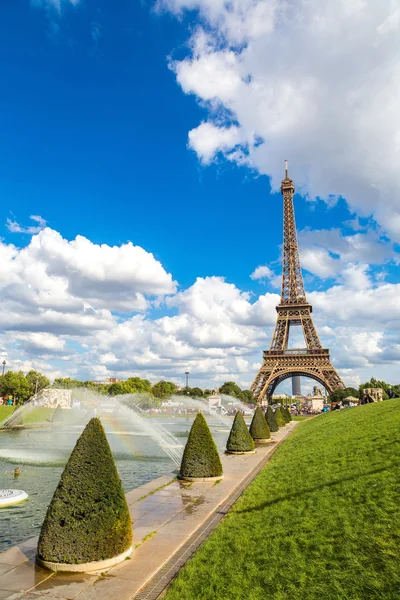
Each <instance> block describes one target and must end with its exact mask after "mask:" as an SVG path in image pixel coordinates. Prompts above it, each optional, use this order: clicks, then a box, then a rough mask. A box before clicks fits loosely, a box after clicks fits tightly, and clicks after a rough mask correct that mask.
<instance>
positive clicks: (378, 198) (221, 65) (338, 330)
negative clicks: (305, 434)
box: [0, 0, 400, 386]
mask: <svg viewBox="0 0 400 600" xmlns="http://www.w3.org/2000/svg"><path fill="white" fill-rule="evenodd" d="M311 4H312V3H311ZM366 4H367V5H368V4H369V3H368V2H367V3H366ZM284 6H285V5H284V4H283V3H282V2H280V1H279V0H277V1H276V2H275V1H274V2H272V0H271V1H269V0H256V2H250V0H241V1H238V2H234V3H233V4H232V7H231V10H227V9H226V5H225V4H224V3H223V2H220V0H215V2H211V0H162V1H160V2H158V3H155V2H151V1H148V2H146V1H142V2H135V1H133V0H124V1H123V0H116V1H115V2H109V1H107V0H85V1H84V0H80V1H79V0H74V2H72V1H71V0H59V1H58V0H42V1H40V0H35V1H32V2H31V3H29V1H28V0H13V1H12V2H11V1H8V2H3V3H2V5H1V7H0V29H1V32H0V33H1V35H0V51H1V57H2V58H1V84H0V85H1V88H2V93H1V95H0V115H1V121H0V136H1V144H0V194H1V198H2V202H1V204H0V222H1V223H2V232H1V237H2V251H3V256H5V257H6V258H3V265H5V264H7V267H6V268H5V269H4V272H3V279H2V282H1V288H0V293H1V294H2V295H3V320H4V321H3V327H4V330H5V332H6V333H5V334H4V335H3V338H2V355H4V357H6V359H7V360H8V362H9V364H10V368H12V366H11V365H13V366H14V368H22V369H24V370H27V369H28V368H30V367H31V366H36V367H37V368H40V369H42V370H44V371H46V372H47V373H49V375H50V376H60V375H62V374H69V375H71V376H77V377H78V376H79V377H90V378H93V379H97V380H99V379H102V378H104V377H106V376H109V375H117V376H121V377H125V376H128V375H129V374H131V373H135V374H141V375H145V376H148V377H150V378H151V379H158V378H160V377H161V376H162V377H170V378H173V379H174V380H177V381H179V380H180V377H181V375H180V373H181V372H184V371H185V370H186V368H189V369H190V370H191V372H193V378H194V379H193V380H194V381H196V382H197V383H198V384H200V385H204V386H205V385H211V384H212V383H215V384H218V383H219V381H220V380H225V378H233V379H235V380H237V381H238V382H240V383H241V384H242V385H248V384H249V383H250V382H251V379H252V377H253V376H254V374H255V371H256V370H257V368H258V363H259V361H260V357H261V350H262V349H263V348H264V347H268V345H269V338H270V335H271V327H272V326H273V321H274V318H275V314H274V312H273V307H274V305H275V304H276V302H277V300H279V298H278V297H277V296H276V294H278V293H279V281H278V278H279V274H280V263H279V255H280V244H281V241H282V203H281V196H280V194H279V181H280V179H281V178H282V175H283V160H284V158H288V159H289V168H290V173H291V174H292V176H293V178H294V179H295V183H296V187H297V190H298V191H299V193H298V194H297V195H296V218H297V227H298V230H299V232H300V233H299V238H300V244H301V248H302V262H303V267H304V277H305V281H306V288H307V291H308V292H309V293H310V294H311V296H310V299H312V301H313V302H314V298H315V302H314V304H316V306H315V309H314V313H315V314H316V321H317V325H318V327H319V328H321V327H324V326H326V327H327V328H329V329H326V330H325V333H324V330H322V332H321V337H322V338H324V335H326V339H324V342H326V345H328V346H332V353H333V354H332V355H333V358H334V360H336V362H337V365H338V368H339V369H341V373H342V375H343V377H344V378H345V379H346V377H347V378H348V382H349V383H352V382H353V383H354V384H355V383H357V381H358V380H359V379H360V378H361V380H363V379H365V378H366V377H367V376H368V374H369V373H370V372H371V374H372V375H381V376H382V377H383V376H385V377H386V378H388V379H393V378H395V372H396V368H395V366H396V364H397V361H398V359H399V357H400V342H399V339H398V325H399V319H400V306H399V305H398V302H397V294H398V289H397V282H398V267H397V264H398V256H399V255H398V245H397V242H398V241H399V239H400V235H399V231H400V225H399V219H400V217H399V201H398V189H397V188H398V183H397V182H396V183H394V184H393V185H389V186H388V181H390V180H391V179H390V178H391V175H393V180H394V179H395V178H396V165H397V163H396V158H397V154H398V150H397V149H396V148H397V145H396V139H397V138H396V135H398V131H399V130H400V126H399V127H397V126H398V119H397V117H396V108H395V107H393V106H392V105H391V103H390V101H389V100H388V98H390V95H391V93H392V92H396V90H397V86H398V81H397V78H396V77H397V76H396V75H395V74H393V73H394V67H396V60H397V58H396V57H397V56H398V52H397V51H398V50H399V47H398V41H397V39H398V36H396V35H395V33H396V31H397V30H396V27H397V21H396V16H395V15H396V13H395V12H393V7H392V5H391V4H390V2H383V4H382V6H381V7H380V8H379V10H378V9H377V8H376V7H374V8H373V10H372V9H371V10H370V11H369V12H366V8H371V7H364V8H362V7H361V4H360V3H357V2H355V1H354V2H350V4H349V6H351V7H352V10H350V9H349V6H347V8H345V7H344V5H343V3H341V2H340V1H339V0H331V1H330V2H328V3H327V5H326V7H319V5H318V4H317V5H316V7H314V11H313V10H312V9H311V7H310V6H309V5H307V3H305V2H304V3H303V2H300V3H299V4H298V6H297V8H296V11H297V13H296V17H302V20H301V19H298V20H294V19H293V18H292V17H290V16H289V15H286V14H285V11H284ZM278 9H279V10H278ZM318 11H319V13H320V14H319V16H320V20H319V23H320V24H321V23H322V25H320V26H321V28H322V29H321V31H320V32H319V31H318V28H317V31H315V27H313V23H314V21H313V19H314V16H315V14H316V12H317V13H318ZM331 11H333V14H334V17H333V18H334V20H335V24H336V26H337V27H336V30H335V28H333V29H334V30H335V31H334V32H333V33H332V32H330V33H329V35H330V36H335V35H336V36H337V37H336V38H335V39H329V37H328V38H327V36H326V35H323V34H324V31H323V23H324V19H329V18H332V13H331ZM310 30H312V32H313V33H312V35H310ZM356 31H357V32H358V37H357V36H356V38H357V39H356V40H355V41H354V40H353V42H352V41H351V40H352V32H353V33H354V32H356ZM319 35H321V38H319V37H318V36H319ZM314 38H315V39H314ZM321 39H323V40H324V41H323V42H322V45H321ZM339 40H342V41H341V43H340V44H339ZM378 42H379V43H378ZM366 43H367V47H368V48H369V50H368V52H367V53H365V52H364V50H363V49H365V45H366ZM316 47H318V48H319V52H320V55H321V56H320V57H319V56H318V55H317V54H316V52H315V48H316ZM299 48H300V49H301V50H302V51H301V52H299ZM332 48H333V50H332ZM360 56H364V64H362V66H361V67H360V60H359V57H360ZM265 57H267V60H264V58H265ZM319 58H321V61H319ZM285 61H286V62H285ZM322 66H323V67H324V68H322ZM377 66H381V67H382V68H381V71H382V73H383V74H382V75H380V77H377V76H376V74H375V69H376V68H377ZM283 73H284V74H285V76H284V75H283ZM346 81H351V82H352V84H351V86H350V87H351V89H349V85H347V86H346ZM367 83H369V84H370V86H369V88H368V90H369V94H365V86H366V84H367ZM346 94H347V95H346ZM381 94H383V95H384V98H385V99H386V100H385V102H386V105H385V104H383V105H382V103H380V100H381ZM355 98H356V101H355V100H354V99H355ZM378 105H379V106H380V107H381V108H380V110H379V111H378V110H377V106H378ZM382 106H383V107H384V109H383V110H382ZM393 111H394V113H393V115H394V116H393V115H392V112H393ZM375 122H376V124H375ZM389 122H390V123H391V125H390V124H389ZM372 140H374V141H373V142H372ZM391 141H392V142H393V144H390V142H391ZM388 145H389V146H390V145H391V147H392V148H393V150H392V151H391V152H390V154H387V153H388V150H387V146H388ZM31 215H36V216H40V217H41V219H42V221H38V220H36V221H35V220H33V221H32V220H31V219H30V216H31ZM43 220H44V221H46V223H47V229H43V231H42V232H40V231H39V230H40V229H42V228H43V227H42V225H41V223H42V224H43V225H44V223H43ZM7 224H8V225H7ZM29 227H37V230H32V229H28V232H27V233H21V230H24V229H26V228H29ZM57 236H58V237H57ZM77 236H80V237H79V239H80V240H82V239H83V238H85V239H86V240H87V244H89V245H90V249H89V250H88V249H87V248H86V246H85V243H78V244H77V245H75V246H74V250H73V252H72V251H71V246H70V244H71V243H72V244H74V242H73V240H75V239H76V237H77ZM35 240H36V241H35ZM60 240H61V241H60ZM128 242H132V244H133V245H134V246H135V247H139V248H141V249H143V250H142V252H140V251H136V250H131V249H130V248H131V247H130V246H127V243H128ZM53 244H55V247H56V248H57V251H55V250H54V248H53ZM104 245H106V246H109V247H115V251H114V252H113V253H111V254H113V257H112V258H110V257H109V253H108V251H107V249H106V246H104ZM24 248H25V251H23V249H24ZM124 249H125V250H126V261H127V265H129V261H132V272H129V268H128V266H127V267H126V269H125V270H124V269H122V268H121V269H120V265H121V264H122V263H124V259H123V255H124V256H125V250H124ZM92 251H93V252H92ZM87 252H89V254H87ZM131 252H132V253H131ZM150 253H151V254H152V255H153V256H152V257H151V256H150ZM55 255H56V259H55V258H54V256H55ZM89 255H90V256H91V258H90V259H89V258H88V256H89ZM110 256H111V255H110ZM260 265H261V266H263V265H264V266H268V269H269V271H268V276H267V277H264V278H263V279H261V280H260V279H254V278H253V279H252V278H251V277H250V275H251V274H252V273H253V272H254V270H255V269H256V267H258V266H260ZM120 270H121V272H119V271H120ZM142 271H143V272H142ZM40 273H45V275H46V277H44V276H43V277H41V276H40ZM146 273H147V278H148V280H147V279H146ZM157 277H160V285H158V287H157V286H154V278H157ZM215 277H218V278H219V279H217V280H216V279H212V278H215ZM46 278H48V279H49V281H48V282H47V283H46ZM52 278H53V281H52V282H51V281H50V280H51V279H52ZM198 278H200V279H198ZM157 281H158V280H157ZM196 281H198V282H200V283H197V284H196ZM55 282H56V283H55ZM172 282H176V283H174V284H173V283H172ZM53 284H54V287H53ZM56 284H57V285H56ZM216 286H217V287H218V286H219V287H220V288H221V289H220V291H219V292H218V293H217V292H215V289H216ZM385 286H386V287H385ZM27 290H30V291H29V292H27ZM32 290H33V291H32ZM31 292H32V294H33V295H34V297H33V296H32V297H30V298H27V297H26V296H27V295H29V293H31ZM130 294H131V295H132V297H135V298H136V295H137V294H139V296H140V299H137V298H139V296H138V297H137V298H136V300H135V301H134V302H133V303H131V304H129V301H128V300H127V298H129V295H130ZM313 294H314V297H313V296H312V295H313ZM44 297H46V298H47V300H46V302H45V303H44V304H43V298H44ZM384 298H389V303H390V304H391V306H392V313H391V315H390V318H389V316H388V317H387V318H386V320H385V319H383V318H382V312H383V311H384ZM349 299H350V300H349ZM213 302H214V303H215V310H214V308H213ZM236 303H238V308H237V310H236V308H235V306H236ZM352 303H353V304H354V306H353V304H352ZM205 305H206V306H207V310H202V307H204V306H205ZM350 305H351V309H350ZM372 305H373V306H375V307H376V311H377V314H375V313H374V311H371V306H372ZM344 307H345V308H348V312H345V311H344ZM318 309H319V313H318V312H317V311H318ZM7 311H8V313H9V315H11V317H9V318H7ZM52 311H53V312H52ZM218 311H221V317H220V318H216V316H215V315H216V314H218ZM53 313H54V314H53ZM57 315H58V316H57ZM317 315H318V316H317ZM74 316H75V317H76V326H74V327H71V329H69V328H68V327H69V325H67V324H66V325H65V326H63V327H62V328H61V329H59V330H58V329H57V327H54V326H53V325H52V323H56V322H57V323H59V322H61V321H62V322H64V320H65V322H66V323H71V322H72V321H73V320H74ZM89 317H90V318H91V319H92V318H93V323H90V324H89V325H87V322H86V321H87V320H88V319H89ZM361 317H363V318H361ZM96 319H97V321H96ZM85 320H86V321H85ZM138 321H140V325H139V324H138ZM216 324H217V325H218V327H222V329H221V330H218V331H217V330H215V325H216ZM80 327H81V330H80ZM86 327H87V329H86ZM111 330H112V331H113V332H114V338H113V339H112V341H110V340H109V341H107V336H106V331H111ZM128 331H129V334H128V333H127V332H128ZM193 331H197V332H198V335H197V337H196V336H194V337H193V335H192V332H193ZM212 331H214V334H215V335H214V336H212V335H211V332H212ZM111 337H112V336H111ZM130 347H131V348H132V349H133V348H134V350H132V358H131V359H129V348H130ZM185 365H188V366H187V367H186V366H185Z"/></svg>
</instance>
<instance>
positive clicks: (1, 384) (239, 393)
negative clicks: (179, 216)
mask: <svg viewBox="0 0 400 600" xmlns="http://www.w3.org/2000/svg"><path fill="white" fill-rule="evenodd" d="M47 387H50V388H55V389H68V390H72V389H77V388H85V389H88V390H92V391H94V392H96V393H98V394H104V395H107V396H120V395H124V394H141V396H142V398H141V401H140V404H141V406H142V407H143V408H151V407H156V406H159V405H160V404H161V401H162V400H165V399H166V398H169V397H171V396H174V395H175V396H191V397H192V398H207V397H208V396H211V395H212V393H213V391H212V390H209V389H205V390H203V389H201V388H199V387H184V388H181V389H179V388H178V386H177V385H176V384H175V383H173V382H172V381H164V380H162V381H158V382H157V383H155V384H151V383H150V381H149V380H148V379H142V378H140V377H128V379H126V380H124V381H117V382H115V383H106V384H103V383H96V382H94V381H80V380H78V379H71V378H70V377H62V378H56V379H55V380H54V382H53V384H52V385H50V381H49V379H48V378H47V377H46V376H45V375H43V374H42V373H39V371H34V370H31V371H29V373H27V375H24V373H23V372H22V371H7V372H6V373H5V374H4V376H2V377H0V397H3V398H5V399H7V398H8V397H12V398H13V399H14V400H15V401H16V403H17V404H23V403H24V402H26V401H27V400H29V399H30V398H32V396H34V394H35V393H39V392H40V391H41V390H43V389H44V388H47ZM219 392H220V393H221V394H226V395H228V396H233V397H235V398H238V399H239V400H241V401H243V402H251V392H250V391H249V390H242V389H241V388H240V387H239V386H238V385H237V384H236V383H235V382H233V381H226V382H225V383H224V384H223V385H222V386H221V387H220V388H219Z"/></svg>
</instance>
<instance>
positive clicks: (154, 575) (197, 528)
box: [0, 422, 296, 600]
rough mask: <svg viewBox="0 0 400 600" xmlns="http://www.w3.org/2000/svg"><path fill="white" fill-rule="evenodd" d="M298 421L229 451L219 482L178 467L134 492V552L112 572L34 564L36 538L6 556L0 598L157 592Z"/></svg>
mask: <svg viewBox="0 0 400 600" xmlns="http://www.w3.org/2000/svg"><path fill="white" fill-rule="evenodd" d="M295 426H296V423H293V422H292V423H290V424H289V425H288V426H287V427H286V428H285V429H281V430H280V431H279V432H278V433H276V434H273V440H274V441H273V443H272V444H268V445H266V446H263V447H258V448H257V452H256V454H250V455H247V456H232V455H223V456H222V464H223V469H224V478H223V479H222V480H220V481H219V482H196V483H191V484H188V483H184V482H180V481H177V479H176V474H175V473H169V474H167V475H164V476H163V477H159V478H158V479H155V480H153V481H151V482H149V483H146V484H145V485H143V486H141V487H140V488H137V489H135V490H133V491H131V492H128V493H127V495H126V497H127V501H128V505H129V509H130V513H131V515H132V519H133V522H134V524H133V531H134V551H133V553H132V555H131V557H130V558H129V559H127V560H125V561H124V562H122V563H120V564H119V565H117V566H115V567H112V568H111V569H109V570H108V571H107V572H106V573H104V572H103V573H97V574H63V573H52V572H50V571H47V570H44V569H42V568H40V567H38V566H37V565H36V564H35V554H36V544H37V538H32V539H30V540H28V541H26V542H25V543H22V544H20V545H19V546H14V547H13V548H10V549H8V550H6V551H5V552H3V553H1V554H0V600H6V599H7V600H17V599H19V598H23V599H24V600H38V599H40V598H47V600H55V599H57V600H63V599H64V600H73V599H74V598H79V600H102V599H104V600H111V599H114V598H115V599H118V600H131V599H133V598H138V600H139V599H140V600H142V599H143V600H144V599H145V598H148V599H149V600H150V598H156V597H157V596H158V594H159V592H160V591H162V589H163V588H164V587H165V586H166V585H167V584H168V583H169V581H170V580H171V578H172V577H173V576H174V575H175V574H176V572H177V570H178V569H179V568H180V566H182V564H184V562H185V561H186V560H187V558H188V557H190V555H191V554H193V552H194V551H195V550H196V548H197V546H198V545H199V544H200V543H201V541H203V539H204V538H205V537H207V535H209V533H210V532H211V530H212V529H213V527H215V526H216V525H217V524H218V522H219V521H220V520H221V518H223V515H224V514H225V512H226V511H227V510H229V506H230V505H231V504H232V503H233V502H234V501H235V500H236V498H237V496H238V495H239V494H240V493H241V492H242V490H243V489H244V488H245V487H246V486H247V485H248V483H249V482H250V481H251V480H252V479H253V478H254V477H255V476H256V474H257V473H258V472H259V470H260V469H261V468H262V466H263V465H264V464H265V463H266V462H267V461H268V459H269V457H270V456H271V454H272V452H273V451H274V449H275V448H276V447H277V444H278V443H279V442H280V441H282V440H283V439H284V438H285V437H287V435H288V434H289V433H290V431H291V430H293V428H294V427H295Z"/></svg>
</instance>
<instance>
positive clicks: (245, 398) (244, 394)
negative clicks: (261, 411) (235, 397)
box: [239, 390, 254, 404]
mask: <svg viewBox="0 0 400 600" xmlns="http://www.w3.org/2000/svg"><path fill="white" fill-rule="evenodd" d="M239 398H240V400H241V401H242V402H247V404H252V403H253V402H254V399H253V394H252V393H251V391H250V390H242V391H241V393H240V396H239Z"/></svg>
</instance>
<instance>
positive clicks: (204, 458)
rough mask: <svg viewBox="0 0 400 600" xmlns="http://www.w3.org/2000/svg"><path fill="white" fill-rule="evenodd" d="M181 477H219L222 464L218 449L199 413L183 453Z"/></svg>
mask: <svg viewBox="0 0 400 600" xmlns="http://www.w3.org/2000/svg"><path fill="white" fill-rule="evenodd" d="M180 474H181V477H219V476H220V475H222V464H221V459H220V457H219V454H218V450H217V447H216V445H215V442H214V440H213V438H212V435H211V432H210V430H209V428H208V425H207V422H206V420H205V418H204V417H203V415H202V414H201V413H197V416H196V418H195V420H194V421H193V425H192V427H191V429H190V433H189V437H188V440H187V442H186V446H185V450H184V452H183V457H182V463H181V470H180Z"/></svg>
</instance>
